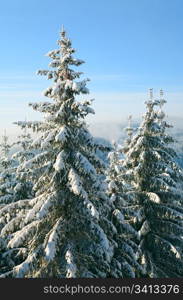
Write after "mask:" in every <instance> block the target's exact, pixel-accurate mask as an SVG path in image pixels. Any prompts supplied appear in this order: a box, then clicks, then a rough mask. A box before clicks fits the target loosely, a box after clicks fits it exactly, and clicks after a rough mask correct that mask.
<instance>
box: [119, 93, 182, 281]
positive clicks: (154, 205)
mask: <svg viewBox="0 0 183 300" xmlns="http://www.w3.org/2000/svg"><path fill="white" fill-rule="evenodd" d="M161 97H162V92H161ZM165 102H166V101H165V100H163V99H160V100H153V95H152V90H151V92H150V100H149V101H147V102H146V107H147V112H146V114H145V115H144V120H143V122H142V124H141V127H140V128H139V131H138V133H137V134H136V135H135V136H134V137H133V139H132V141H131V143H130V146H129V151H128V152H127V154H126V159H125V163H124V167H125V168H126V169H127V173H126V176H125V178H126V180H127V182H129V183H130V184H131V186H132V187H133V191H132V194H133V195H134V209H135V210H136V212H138V213H139V216H141V217H140V218H139V219H138V218H135V219H134V225H133V226H134V229H135V230H136V231H138V234H139V237H140V243H139V247H140V250H141V252H142V257H141V264H142V265H143V266H144V267H145V269H146V275H145V276H147V277H154V278H156V277H182V276H183V257H182V250H183V240H182V231H183V225H182V221H183V208H182V191H181V190H180V181H181V180H182V170H181V169H180V168H179V166H178V165H177V164H176V161H175V157H176V153H175V151H174V150H173V149H172V148H171V147H170V143H171V142H173V139H172V137H171V136H169V135H168V134H167V131H166V128H168V127H169V125H168V124H167V123H166V121H165V120H164V116H165V115H164V114H163V112H162V109H160V110H159V109H158V107H159V106H162V105H163V104H164V103H165ZM132 198H133V197H132ZM129 208H131V209H132V208H133V207H132V206H129ZM139 276H142V275H140V274H139Z"/></svg>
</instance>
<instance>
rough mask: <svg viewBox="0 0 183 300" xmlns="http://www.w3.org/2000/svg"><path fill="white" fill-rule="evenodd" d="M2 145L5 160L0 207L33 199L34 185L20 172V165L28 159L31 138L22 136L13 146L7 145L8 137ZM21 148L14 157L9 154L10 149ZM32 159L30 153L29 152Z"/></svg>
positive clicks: (0, 178)
mask: <svg viewBox="0 0 183 300" xmlns="http://www.w3.org/2000/svg"><path fill="white" fill-rule="evenodd" d="M3 141H4V143H3V144H2V148H3V153H4V158H3V159H2V163H1V164H2V172H1V174H0V205H5V204H8V203H11V202H15V201H18V200H20V199H26V198H32V196H33V193H32V184H31V182H30V181H29V180H28V178H27V179H26V178H25V173H22V172H19V169H18V167H19V165H20V164H21V163H22V161H24V160H27V159H28V151H27V147H28V144H29V143H30V142H31V139H30V136H29V135H28V136H25V135H21V136H19V137H18V141H17V142H16V143H14V144H12V145H11V146H10V145H9V144H8V143H7V141H8V140H7V137H6V136H4V137H3ZM15 145H19V146H21V148H22V149H21V150H20V151H18V152H16V153H15V154H14V155H12V156H11V155H10V154H9V149H10V147H13V146H15ZM29 158H30V151H29Z"/></svg>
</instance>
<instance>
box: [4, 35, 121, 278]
mask: <svg viewBox="0 0 183 300" xmlns="http://www.w3.org/2000/svg"><path fill="white" fill-rule="evenodd" d="M58 44H59V49H58V50H54V51H51V52H49V53H48V56H49V57H51V59H52V62H51V63H50V65H49V66H50V67H53V70H49V71H46V70H43V71H38V74H40V75H46V76H47V77H48V79H52V78H53V85H52V86H51V87H49V88H48V89H47V90H46V91H45V93H44V94H45V96H47V97H49V98H51V100H53V101H50V102H44V103H35V104H31V106H32V107H33V108H34V109H35V110H37V111H40V112H42V113H44V116H45V119H44V120H43V121H42V122H18V124H19V125H20V126H22V128H24V127H30V128H33V129H34V130H36V131H37V132H39V133H41V134H40V137H39V138H38V139H36V140H35V141H34V146H35V145H36V146H37V148H41V149H42V152H41V153H40V154H38V155H36V156H35V157H34V158H33V159H31V160H29V161H27V162H26V163H24V164H23V166H22V169H27V170H28V171H30V172H32V173H33V174H34V176H33V177H34V178H35V184H34V189H35V190H36V197H35V198H34V199H32V200H29V199H25V200H21V201H18V202H15V203H13V204H9V205H6V206H5V207H4V208H3V209H1V210H0V218H1V219H0V223H1V228H2V229H1V234H0V237H2V238H4V237H6V244H5V245H4V246H2V248H3V247H4V248H3V249H4V250H3V255H2V257H3V259H4V265H3V266H2V268H1V271H0V272H1V277H66V278H71V277H107V276H110V263H111V259H112V256H113V250H114V247H115V246H116V243H115V241H114V240H113V235H114V233H115V232H116V229H115V227H114V225H113V224H112V222H111V221H110V219H109V218H108V215H110V205H109V203H108V202H107V199H106V196H105V193H104V189H103V185H102V182H101V180H100V178H101V177H100V172H102V170H103V167H104V164H103V162H102V161H101V160H100V159H99V158H98V156H97V155H96V150H97V149H103V147H104V146H103V145H100V144H99V143H97V142H96V141H95V140H94V139H93V137H92V136H91V135H90V133H89V131H88V129H87V126H86V124H85V122H84V118H85V116H87V115H88V113H94V111H93V109H92V108H91V107H90V104H91V101H88V100H86V101H84V102H82V103H81V102H78V101H77V100H76V96H77V95H80V94H86V93H88V89H87V88H86V83H87V80H82V81H77V78H79V77H80V75H81V73H80V72H75V71H74V70H72V69H71V67H70V66H72V65H74V66H79V65H81V64H82V63H83V61H82V60H79V59H76V58H74V57H73V53H74V52H75V50H74V49H73V48H72V46H71V41H70V40H69V39H68V38H67V36H66V33H65V31H64V30H62V32H61V39H60V40H59V41H58ZM12 253H13V254H14V257H13V258H14V259H12Z"/></svg>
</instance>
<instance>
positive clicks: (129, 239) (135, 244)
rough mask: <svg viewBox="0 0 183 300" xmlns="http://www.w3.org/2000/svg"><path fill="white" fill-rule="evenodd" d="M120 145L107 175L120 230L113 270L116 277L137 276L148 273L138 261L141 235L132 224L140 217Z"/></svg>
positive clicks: (110, 196) (114, 152) (116, 240)
mask: <svg viewBox="0 0 183 300" xmlns="http://www.w3.org/2000/svg"><path fill="white" fill-rule="evenodd" d="M121 152H122V148H121V146H120V145H117V144H114V149H113V151H111V152H110V153H109V155H108V156H109V162H110V163H109V167H108V169H107V172H106V182H107V184H108V186H107V194H108V197H109V199H110V204H111V205H112V220H113V223H114V225H115V227H116V229H117V234H116V235H115V236H114V239H115V242H116V243H117V245H118V247H116V248H115V251H114V255H113V260H112V263H111V270H113V273H112V274H113V277H130V278H131V277H132V278H134V277H137V276H138V274H144V270H143V266H141V264H140V263H139V262H138V259H139V257H140V255H141V252H140V249H139V242H140V240H139V235H138V232H137V231H136V229H134V228H133V226H132V224H131V223H133V220H134V219H135V217H136V218H137V217H138V212H137V213H136V210H134V209H130V205H132V207H134V203H133V200H134V199H133V197H132V196H131V193H128V192H129V191H130V192H131V190H132V187H131V186H130V185H129V184H128V183H127V182H126V181H125V179H124V177H125V174H126V169H125V168H124V166H123V163H124V160H123V156H122V153H121Z"/></svg>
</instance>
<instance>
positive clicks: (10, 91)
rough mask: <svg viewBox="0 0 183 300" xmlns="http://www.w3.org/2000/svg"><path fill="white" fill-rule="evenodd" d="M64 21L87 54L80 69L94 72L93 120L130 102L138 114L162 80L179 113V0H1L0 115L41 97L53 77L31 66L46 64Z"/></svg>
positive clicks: (182, 6) (11, 114) (182, 58)
mask: <svg viewBox="0 0 183 300" xmlns="http://www.w3.org/2000/svg"><path fill="white" fill-rule="evenodd" d="M62 24H64V26H65V28H66V30H67V31H68V35H69V37H70V38H71V40H72V41H73V46H74V47H75V48H76V49H77V50H78V52H77V57H78V58H81V59H84V60H85V61H86V64H85V65H83V66H81V68H80V69H81V71H84V72H85V75H86V76H87V77H90V78H91V83H90V84H89V88H90V90H91V92H92V96H93V95H94V96H96V97H97V98H96V100H95V104H94V106H95V109H96V110H97V111H96V115H97V116H98V120H100V119H101V120H102V119H107V118H110V119H111V120H112V119H114V120H115V118H116V116H115V114H116V115H118V117H119V119H120V111H121V118H122V116H124V117H125V116H126V114H128V108H129V113H131V112H132V113H134V114H135V112H136V111H137V113H139V114H140V110H141V109H142V108H143V101H144V100H145V96H146V92H147V89H148V88H150V87H154V88H155V90H156V91H158V89H160V88H164V89H165V91H166V95H167V98H168V100H169V101H170V104H169V113H172V115H175V116H176V115H177V116H179V117H181V113H180V110H182V109H183V105H182V102H183V101H182V100H183V97H182V96H183V38H182V36H183V1H182V0H111V1H109V0H92V1H90V0H69V1H68V0H67V1H65V0H52V1H50V0H49V1H48V0H37V1H35V0H31V1H25V0H11V1H10V0H6V1H2V2H1V9H0V38H1V47H0V107H1V113H0V114H1V116H0V119H1V122H5V124H6V123H7V122H10V123H11V122H13V121H14V120H16V118H15V117H17V118H18V119H19V118H20V119H24V115H22V114H23V113H24V112H23V109H24V108H25V107H26V105H27V104H26V103H27V102H29V101H33V102H34V101H38V100H39V99H40V100H41V97H40V98H39V95H40V96H41V92H42V89H43V88H45V87H47V86H49V84H50V83H49V82H48V81H46V80H43V79H41V78H38V77H37V76H36V75H35V72H36V70H37V69H40V68H47V65H48V63H49V59H48V58H47V57H45V56H44V54H46V53H47V52H48V51H49V50H52V49H54V48H57V44H56V40H57V39H58V33H59V29H60V27H61V25H62ZM105 98H106V99H107V100H106V101H108V103H107V106H105V104H106V102H105ZM110 99H111V101H110ZM120 99H121V100H120ZM125 99H126V101H125ZM133 99H134V100H133ZM167 107H168V104H167ZM107 109H108V112H106V110H107ZM172 110H173V111H172ZM25 114H26V112H25ZM31 116H32V115H31ZM0 127H1V128H2V127H3V125H2V124H1V125H0Z"/></svg>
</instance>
